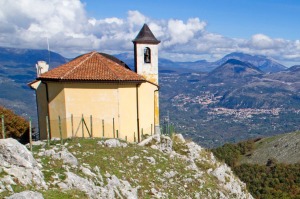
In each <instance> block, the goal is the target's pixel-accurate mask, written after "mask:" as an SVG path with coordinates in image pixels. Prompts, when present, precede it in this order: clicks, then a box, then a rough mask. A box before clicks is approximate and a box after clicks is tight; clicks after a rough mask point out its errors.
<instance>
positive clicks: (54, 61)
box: [0, 47, 68, 125]
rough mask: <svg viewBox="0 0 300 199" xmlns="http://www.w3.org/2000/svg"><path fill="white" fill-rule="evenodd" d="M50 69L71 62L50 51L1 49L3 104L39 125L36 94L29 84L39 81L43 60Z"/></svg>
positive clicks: (1, 100) (0, 100)
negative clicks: (38, 75)
mask: <svg viewBox="0 0 300 199" xmlns="http://www.w3.org/2000/svg"><path fill="white" fill-rule="evenodd" d="M49 58H50V68H53V67H56V66H58V65H60V64H62V63H65V62H66V61H68V59H66V58H64V57H63V56H61V55H59V54H57V53H55V52H51V51H50V53H49V52H48V51H47V50H33V49H19V48H5V47H0V105H2V106H5V107H7V108H9V109H12V110H14V112H16V113H17V114H19V115H23V116H24V117H26V118H27V119H28V118H29V117H31V118H33V121H34V123H35V125H36V121H37V113H36V104H35V103H36V101H35V93H34V91H33V90H31V89H30V88H29V87H28V85H27V84H28V83H29V82H31V81H33V80H34V79H35V78H36V68H35V64H36V63H37V61H40V60H44V61H47V62H48V63H49Z"/></svg>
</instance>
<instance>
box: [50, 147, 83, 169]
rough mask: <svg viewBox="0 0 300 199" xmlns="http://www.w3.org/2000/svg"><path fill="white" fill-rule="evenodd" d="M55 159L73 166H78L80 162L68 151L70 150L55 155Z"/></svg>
mask: <svg viewBox="0 0 300 199" xmlns="http://www.w3.org/2000/svg"><path fill="white" fill-rule="evenodd" d="M53 158H54V159H62V160H63V162H64V163H65V164H70V165H71V166H77V165H78V161H77V158H76V157H75V156H74V155H73V154H72V153H70V152H69V151H68V149H66V148H64V149H63V150H62V151H59V152H58V153H56V154H54V155H53Z"/></svg>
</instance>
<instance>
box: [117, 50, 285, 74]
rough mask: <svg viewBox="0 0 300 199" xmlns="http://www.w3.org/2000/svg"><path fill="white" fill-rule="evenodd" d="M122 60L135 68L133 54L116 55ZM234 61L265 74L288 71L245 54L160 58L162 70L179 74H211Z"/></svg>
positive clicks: (265, 59) (277, 64) (266, 60)
mask: <svg viewBox="0 0 300 199" xmlns="http://www.w3.org/2000/svg"><path fill="white" fill-rule="evenodd" d="M115 56H116V57H117V58H119V59H120V60H123V61H124V62H125V63H127V65H129V66H130V67H131V68H133V66H134V59H133V54H132V53H122V54H118V55H115ZM230 59H234V60H239V61H241V62H245V63H249V64H252V65H253V66H255V67H257V68H259V69H260V70H261V71H263V72H272V73H273V72H278V71H283V70H286V69H287V68H286V67H285V66H284V65H282V64H279V63H278V62H276V61H275V60H273V59H272V58H269V57H266V56H262V55H249V54H244V53H238V52H235V53H230V54H228V55H226V56H225V57H223V58H222V59H220V60H217V61H214V62H208V61H206V60H198V61H194V62H175V61H172V60H169V59H164V58H159V60H158V62H159V67H160V70H175V71H179V72H183V71H186V72H195V71H196V72H210V71H212V70H214V69H216V68H217V67H219V66H220V65H223V64H224V63H226V62H227V61H228V60H230Z"/></svg>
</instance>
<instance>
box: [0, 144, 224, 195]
mask: <svg viewBox="0 0 300 199" xmlns="http://www.w3.org/2000/svg"><path fill="white" fill-rule="evenodd" d="M99 140H101V139H72V140H71V139H70V140H66V141H65V142H66V143H67V144H68V145H67V148H68V150H69V151H70V152H72V153H73V154H74V155H75V156H76V157H77V159H78V161H79V164H80V165H85V166H86V165H88V166H89V167H91V168H94V166H96V165H97V166H98V167H99V168H100V172H101V174H102V176H105V174H106V173H109V174H110V175H116V176H117V177H118V178H119V179H123V180H127V181H128V182H129V183H130V184H131V186H132V187H138V186H139V187H140V188H139V189H138V195H139V198H151V195H152V194H151V191H150V190H151V187H153V185H154V187H155V189H156V190H159V191H160V192H162V193H166V194H167V197H168V198H188V196H190V197H192V198H193V197H194V194H195V193H196V192H200V193H201V195H202V196H203V197H205V196H207V194H208V195H211V193H214V192H215V191H214V190H219V189H220V187H218V180H217V178H216V177H214V176H212V175H209V174H207V172H204V173H203V175H202V176H201V177H200V178H199V176H197V175H195V174H196V173H195V171H193V170H187V169H186V167H187V166H188V165H189V163H188V162H185V161H182V160H181V159H178V158H170V157H169V156H168V155H166V154H163V153H161V152H160V151H158V150H154V149H151V148H147V147H140V146H137V145H135V144H129V146H128V147H126V148H122V147H118V148H107V147H102V146H100V145H98V144H97V141H99ZM59 143H60V142H59V141H52V142H51V145H50V147H47V146H46V148H45V149H46V150H47V149H50V148H53V147H58V148H60V145H59ZM79 144H80V146H79ZM182 147H184V146H181V145H176V144H174V150H175V151H178V152H179V153H184V151H185V150H184V148H182ZM40 149H41V146H34V147H33V154H34V156H35V158H36V159H37V160H38V161H39V162H40V163H41V164H42V165H43V169H42V172H43V174H44V177H45V181H46V182H47V183H49V182H53V181H55V180H57V179H55V178H53V176H55V175H56V176H58V178H59V179H61V180H64V179H65V177H66V176H65V173H64V172H65V170H64V168H63V163H62V160H54V159H51V158H50V157H44V156H42V157H39V156H38V155H37V154H38V152H39V150H40ZM134 156H137V157H138V158H130V157H134ZM201 156H203V157H206V159H207V161H209V157H210V152H207V151H203V154H201ZM146 157H153V158H154V159H155V162H156V163H155V164H150V163H149V162H148V161H147V159H146ZM130 159H132V161H129V160H130ZM197 166H198V168H199V169H201V170H203V171H206V170H207V169H209V168H214V167H215V165H214V164H210V163H209V162H204V163H203V162H201V163H200V162H199V163H197ZM70 171H71V172H74V173H76V174H77V175H79V176H83V174H82V173H81V171H80V170H79V169H78V168H72V169H70ZM169 171H175V172H177V175H175V176H174V177H172V178H170V179H167V180H166V178H164V177H163V174H164V173H165V172H169ZM0 174H1V173H0ZM3 175H4V174H3ZM0 176H1V175H0ZM186 179H190V181H186ZM104 182H105V180H104ZM203 182H204V183H203ZM48 185H49V184H48ZM200 185H201V186H200ZM13 189H14V191H15V192H21V191H23V190H36V188H34V187H22V186H19V185H16V186H13ZM37 191H39V192H41V193H42V194H43V196H44V198H46V199H47V198H55V199H57V198H60V199H64V198H87V196H86V195H85V194H84V193H83V192H80V191H78V190H69V191H64V192H62V191H61V190H60V189H59V188H58V187H57V186H55V185H54V186H53V185H51V184H50V185H49V190H47V191H41V190H37ZM208 192H210V193H208ZM8 195H10V193H8V192H3V193H0V198H3V197H5V196H8Z"/></svg>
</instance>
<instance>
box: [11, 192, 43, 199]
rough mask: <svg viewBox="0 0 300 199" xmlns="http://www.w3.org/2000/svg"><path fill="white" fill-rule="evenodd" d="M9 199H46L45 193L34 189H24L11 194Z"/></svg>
mask: <svg viewBox="0 0 300 199" xmlns="http://www.w3.org/2000/svg"><path fill="white" fill-rule="evenodd" d="M7 199H44V197H43V195H42V194H41V193H39V192H34V191H23V192H20V193H15V194H14V195H11V196H9V197H8V198H7Z"/></svg>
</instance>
